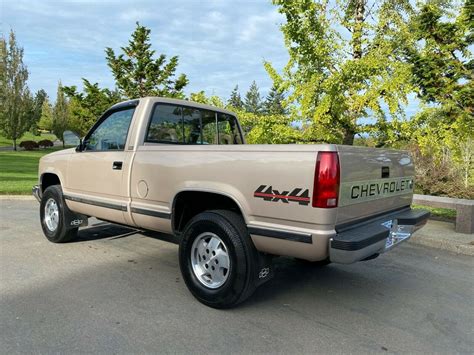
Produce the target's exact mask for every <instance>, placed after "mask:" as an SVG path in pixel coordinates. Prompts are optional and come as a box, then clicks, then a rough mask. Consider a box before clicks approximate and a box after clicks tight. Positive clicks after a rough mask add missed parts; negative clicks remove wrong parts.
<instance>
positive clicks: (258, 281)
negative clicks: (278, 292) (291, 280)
mask: <svg viewBox="0 0 474 355" xmlns="http://www.w3.org/2000/svg"><path fill="white" fill-rule="evenodd" d="M256 254H257V257H256V268H255V269H256V273H255V285H256V286H257V287H258V286H260V285H262V284H264V283H265V282H267V281H269V280H271V279H272V278H273V275H274V271H273V262H272V259H273V256H272V255H269V254H264V253H260V252H257V253H256Z"/></svg>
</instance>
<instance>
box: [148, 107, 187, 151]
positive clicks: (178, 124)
mask: <svg viewBox="0 0 474 355" xmlns="http://www.w3.org/2000/svg"><path fill="white" fill-rule="evenodd" d="M146 141H147V142H156V143H183V125H182V109H181V107H179V106H174V105H156V106H155V108H154V110H153V116H152V118H151V122H150V126H149V127H148V132H147V136H146Z"/></svg>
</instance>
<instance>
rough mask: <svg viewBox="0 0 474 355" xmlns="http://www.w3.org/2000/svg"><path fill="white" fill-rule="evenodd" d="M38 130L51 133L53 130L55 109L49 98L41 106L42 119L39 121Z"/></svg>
mask: <svg viewBox="0 0 474 355" xmlns="http://www.w3.org/2000/svg"><path fill="white" fill-rule="evenodd" d="M38 128H40V129H43V130H45V131H49V132H51V131H52V130H53V108H52V107H51V104H50V103H49V100H48V98H47V97H46V98H45V99H44V101H43V105H42V106H41V117H40V119H39V121H38Z"/></svg>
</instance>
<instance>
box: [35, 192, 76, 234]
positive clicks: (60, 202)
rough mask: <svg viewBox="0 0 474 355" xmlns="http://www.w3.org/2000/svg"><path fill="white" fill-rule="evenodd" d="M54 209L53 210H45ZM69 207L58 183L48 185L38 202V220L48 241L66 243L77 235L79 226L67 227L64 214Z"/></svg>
mask: <svg viewBox="0 0 474 355" xmlns="http://www.w3.org/2000/svg"><path fill="white" fill-rule="evenodd" d="M46 209H48V210H49V211H54V210H56V213H54V212H46ZM68 212H69V209H68V208H67V206H66V203H65V202H64V198H63V191H62V189H61V186H60V185H53V186H49V187H48V188H47V189H46V190H45V191H44V193H43V196H42V198H41V203H40V220H41V227H42V228H43V233H44V235H45V236H46V238H48V240H49V241H50V242H53V243H67V242H70V241H72V240H73V239H75V238H76V237H77V230H78V229H79V228H67V226H66V214H67V213H68Z"/></svg>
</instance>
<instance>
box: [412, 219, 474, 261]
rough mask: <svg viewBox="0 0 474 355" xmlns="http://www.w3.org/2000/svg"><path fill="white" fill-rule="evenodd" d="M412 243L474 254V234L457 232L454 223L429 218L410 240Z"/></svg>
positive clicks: (463, 253) (458, 252) (462, 253)
mask: <svg viewBox="0 0 474 355" xmlns="http://www.w3.org/2000/svg"><path fill="white" fill-rule="evenodd" d="M408 242H409V243H412V244H417V245H422V246H426V247H430V248H435V249H441V250H447V251H450V252H452V253H456V254H461V255H468V256H474V234H464V233H456V231H455V229H454V224H453V223H451V222H443V221H437V220H428V223H427V224H426V226H424V227H423V228H422V229H420V230H419V231H417V232H416V233H415V234H414V235H413V236H412V237H411V238H410V239H409V241H408Z"/></svg>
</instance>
